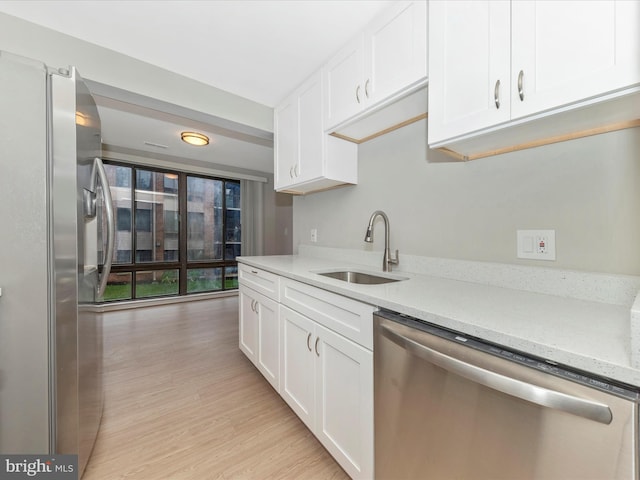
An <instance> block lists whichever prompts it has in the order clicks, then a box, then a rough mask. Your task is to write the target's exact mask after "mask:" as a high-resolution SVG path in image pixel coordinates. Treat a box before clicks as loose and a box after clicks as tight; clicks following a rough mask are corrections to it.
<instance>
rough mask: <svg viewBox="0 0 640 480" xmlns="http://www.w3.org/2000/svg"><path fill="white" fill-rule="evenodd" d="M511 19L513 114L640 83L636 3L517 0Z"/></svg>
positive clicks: (639, 21) (639, 28) (639, 26)
mask: <svg viewBox="0 0 640 480" xmlns="http://www.w3.org/2000/svg"><path fill="white" fill-rule="evenodd" d="M511 18H512V32H513V38H512V41H511V54H512V59H513V60H512V68H513V72H512V75H513V76H512V82H513V83H512V90H511V92H512V93H511V98H512V101H511V115H512V117H513V118H519V117H522V116H525V115H529V114H531V113H536V112H540V111H543V110H547V109H550V108H555V107H557V106H561V105H565V104H568V103H572V102H577V101H580V100H583V99H587V98H590V97H593V96H596V95H604V94H607V93H609V92H611V91H614V90H617V89H620V88H625V87H627V86H629V85H633V84H634V83H638V82H639V81H640V8H638V2H636V1H628V0H625V1H612V0H604V1H583V2H580V3H579V4H577V2H575V0H573V1H558V0H556V1H553V2H548V1H516V2H512V4H511ZM519 85H520V86H521V88H520V87H519Z"/></svg>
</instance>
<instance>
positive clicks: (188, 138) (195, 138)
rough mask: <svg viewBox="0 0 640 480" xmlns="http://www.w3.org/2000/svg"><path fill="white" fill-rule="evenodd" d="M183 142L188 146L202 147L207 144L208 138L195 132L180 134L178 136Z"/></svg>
mask: <svg viewBox="0 0 640 480" xmlns="http://www.w3.org/2000/svg"><path fill="white" fill-rule="evenodd" d="M180 138H182V141H183V142H187V143H188V144H190V145H196V146H197V147H202V146H204V145H208V144H209V137H207V136H206V135H203V134H202V133H197V132H182V133H181V134H180Z"/></svg>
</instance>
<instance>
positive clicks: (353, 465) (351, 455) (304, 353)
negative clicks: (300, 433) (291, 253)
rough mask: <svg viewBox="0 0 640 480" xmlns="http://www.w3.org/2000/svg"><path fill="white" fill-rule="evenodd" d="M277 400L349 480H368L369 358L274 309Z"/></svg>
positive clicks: (370, 453) (303, 318) (370, 445)
mask: <svg viewBox="0 0 640 480" xmlns="http://www.w3.org/2000/svg"><path fill="white" fill-rule="evenodd" d="M280 319H281V322H282V332H281V334H282V339H281V346H282V348H281V356H280V368H281V371H280V378H281V390H280V394H281V395H282V398H284V400H285V401H286V402H287V403H288V404H289V406H290V407H291V408H292V409H293V411H294V412H296V414H297V415H298V416H299V417H300V419H301V420H302V421H303V422H304V423H305V424H306V425H307V427H309V429H310V430H311V431H312V432H313V433H314V434H315V435H316V437H318V439H319V440H320V441H321V442H322V444H323V445H324V446H325V448H326V449H327V450H328V451H329V453H331V455H332V456H333V457H334V458H335V459H336V461H337V462H338V463H339V464H340V465H341V466H342V468H344V470H345V471H346V472H347V473H348V474H349V476H351V477H352V478H363V479H365V478H366V479H370V478H373V353H372V352H371V351H370V350H367V349H365V348H363V347H361V346H360V345H358V344H356V343H354V342H352V341H351V340H348V339H347V338H345V337H343V336H341V335H338V334H337V333H335V332H333V331H331V330H329V329H327V328H325V327H323V326H322V325H320V324H318V323H316V322H315V321H313V320H311V319H310V318H307V317H306V316H304V315H301V314H300V313H298V312H295V311H293V310H291V309H290V308H288V307H285V306H283V305H280Z"/></svg>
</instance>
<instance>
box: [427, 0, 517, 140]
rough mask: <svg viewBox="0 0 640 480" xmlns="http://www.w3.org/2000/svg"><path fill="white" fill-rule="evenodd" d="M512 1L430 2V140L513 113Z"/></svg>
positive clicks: (462, 131) (471, 130)
mask: <svg viewBox="0 0 640 480" xmlns="http://www.w3.org/2000/svg"><path fill="white" fill-rule="evenodd" d="M510 40H511V39H510V4H509V2H508V1H480V0H471V1H455V2H451V1H430V2H429V133H428V135H429V145H433V144H437V143H438V142H441V141H443V140H446V139H450V138H453V137H456V136H458V135H462V134H466V133H471V132H473V131H476V130H479V129H482V128H484V127H488V126H491V125H496V124H499V123H502V122H506V121H508V120H509V119H510V116H511V113H510V108H509V101H510V91H509V88H510V62H511V59H510Z"/></svg>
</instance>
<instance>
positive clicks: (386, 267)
mask: <svg viewBox="0 0 640 480" xmlns="http://www.w3.org/2000/svg"><path fill="white" fill-rule="evenodd" d="M376 217H382V220H384V256H383V257H382V271H383V272H390V271H391V265H398V250H396V258H391V252H390V251H389V217H387V215H386V214H385V213H384V212H383V211H382V210H376V211H375V212H373V213H372V214H371V218H370V219H369V225H368V226H367V233H366V234H365V236H364V241H365V242H367V243H373V222H374V221H375V219H376Z"/></svg>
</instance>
